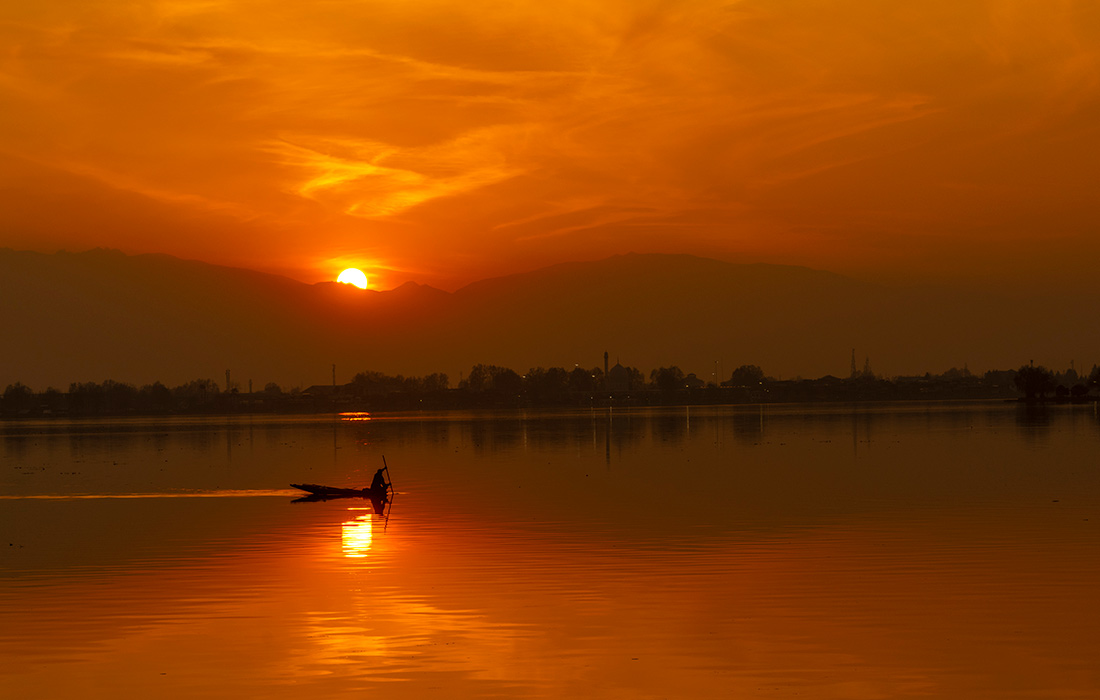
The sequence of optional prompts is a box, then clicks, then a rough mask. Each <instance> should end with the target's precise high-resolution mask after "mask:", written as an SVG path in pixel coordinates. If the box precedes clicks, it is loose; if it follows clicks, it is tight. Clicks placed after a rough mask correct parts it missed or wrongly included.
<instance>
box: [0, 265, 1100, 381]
mask: <svg viewBox="0 0 1100 700" xmlns="http://www.w3.org/2000/svg"><path fill="white" fill-rule="evenodd" d="M1095 303H1096V300H1095V299H1079V298H1078V299H1072V300H1043V299H1039V298H1035V297H1033V296H1031V295H1028V294H1021V295H1020V298H1019V299H1017V300H1015V301H1013V300H1009V299H1006V298H999V297H994V296H990V295H986V296H980V295H976V294H973V293H963V292H961V291H953V290H950V289H927V288H926V289H911V288H893V287H886V286H882V285H874V284H869V283H865V282H860V281H856V280H852V279H849V278H845V277H843V276H840V275H835V274H832V273H828V272H822V271H818V270H811V269H807V268H801V267H791V266H781V265H736V264H730V263H725V262H719V261H716V260H708V259H703V258H697V257H692V256H687V255H637V254H629V255H620V256H615V257H612V258H608V259H605V260H598V261H593V262H579V263H568V264H562V265H554V266H551V267H546V268H543V269H540V270H535V271H533V272H528V273H523V274H517V275H509V276H506V277H499V278H495V279H488V280H483V281H480V282H476V283H474V284H471V285H468V286H467V287H464V288H462V289H459V290H457V291H456V292H454V293H447V292H443V291H440V290H438V289H434V288H431V287H428V286H424V285H418V284H412V283H410V284H406V285H404V286H402V287H398V288H396V289H393V290H390V291H384V292H378V291H373V290H368V291H363V290H358V289H355V288H353V287H348V286H346V285H337V284H333V283H323V284H316V285H308V284H303V283H300V282H296V281H293V280H290V279H287V278H284V277H279V276H276V275H268V274H262V273H258V272H254V271H250V270H243V269H236V268H227V267H220V266H216V265H209V264H206V263H202V262H196V261H189V260H180V259H178V258H173V257H170V256H165V255H134V256H130V255H124V254H122V253H120V252H118V251H111V250H93V251H88V252H83V253H57V254H52V255H46V254H41V253H32V252H25V251H13V250H6V249H5V250H0V327H2V328H3V332H2V333H0V388H2V387H3V386H6V385H7V384H8V383H10V382H14V381H22V382H24V383H26V384H28V385H30V386H31V387H32V388H34V389H37V390H41V389H44V388H46V387H47V386H56V387H58V388H60V389H65V388H67V386H68V384H69V383H70V382H73V381H103V380H104V379H108V378H111V379H116V380H119V381H126V382H131V383H135V384H143V383H148V382H151V381H154V380H160V381H163V382H165V383H167V384H169V385H175V384H178V383H182V382H184V381H187V380H190V379H195V378H211V379H214V380H216V381H218V382H219V383H221V382H222V381H223V380H224V372H225V370H226V369H230V370H232V376H233V379H234V380H236V381H239V382H241V384H242V386H243V387H247V382H248V380H249V379H252V380H253V382H254V386H255V388H256V389H260V388H262V387H263V385H264V384H265V383H267V382H269V381H275V382H278V383H279V384H281V385H283V386H284V388H289V387H292V386H296V385H300V386H308V385H310V384H317V383H326V382H328V381H330V380H331V366H332V364H333V363H335V364H336V365H337V378H338V380H339V381H341V382H343V381H348V380H350V378H351V376H352V375H353V374H355V373H356V372H359V371H363V370H367V369H373V370H379V371H382V372H385V373H387V374H397V373H403V374H407V375H409V374H413V375H419V374H427V373H430V372H436V371H443V372H446V373H448V374H449V375H450V376H451V381H452V384H457V382H458V379H459V374H460V373H461V372H465V371H468V370H469V368H470V367H471V366H472V365H473V364H474V363H478V362H483V363H491V364H497V365H502V366H507V367H511V368H513V369H515V370H517V371H519V372H521V373H522V372H524V371H526V370H527V369H528V368H529V367H533V366H544V367H549V366H563V367H568V368H572V367H573V365H574V364H579V365H580V366H582V367H594V366H597V365H600V364H602V361H603V352H604V350H607V351H609V352H610V355H611V362H612V364H614V362H615V361H616V360H621V361H622V363H623V364H626V365H631V366H636V367H638V368H639V369H641V370H642V371H643V372H644V373H647V374H648V372H649V371H650V370H651V369H654V368H656V367H658V366H665V365H670V364H676V365H679V366H680V367H681V368H682V369H683V370H684V371H685V372H695V373H697V374H698V375H699V376H700V377H703V378H706V379H709V378H711V373H713V372H714V371H715V369H716V362H717V363H718V365H719V367H720V368H721V373H722V375H723V378H727V377H728V376H729V374H730V373H731V372H732V371H733V369H734V368H735V367H736V366H738V365H740V364H745V363H752V364H758V365H761V366H762V367H763V368H764V369H765V371H766V372H767V373H768V374H770V375H773V376H775V375H782V376H785V377H790V376H793V375H795V374H799V375H802V376H806V377H819V376H823V375H825V374H834V375H839V376H845V375H847V372H848V369H849V362H850V353H851V349H852V348H855V349H856V352H857V362H858V364H859V365H860V367H862V365H863V360H864V357H865V356H868V355H869V356H870V359H871V366H872V369H873V370H876V371H885V372H887V373H889V374H903V373H915V372H924V371H926V370H928V371H933V372H937V371H943V370H945V369H947V368H949V367H951V366H962V365H963V364H964V363H969V365H970V368H971V369H973V370H975V371H981V370H984V369H987V368H994V367H995V368H1008V367H1017V366H1019V365H1020V364H1022V363H1023V362H1026V361H1027V360H1028V359H1035V360H1036V361H1037V362H1042V363H1047V364H1054V365H1058V366H1062V365H1068V362H1069V360H1071V359H1076V360H1077V361H1078V369H1086V370H1087V368H1088V366H1091V363H1092V362H1095V361H1097V359H1100V331H1098V330H1097V328H1096V324H1095V323H1094V322H1093V321H1092V320H1091V319H1092V315H1093V314H1092V309H1093V308H1094V304H1095ZM1059 362H1061V365H1059Z"/></svg>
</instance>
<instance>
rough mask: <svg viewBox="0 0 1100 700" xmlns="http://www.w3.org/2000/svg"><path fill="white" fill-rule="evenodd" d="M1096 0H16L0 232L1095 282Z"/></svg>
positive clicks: (487, 269) (282, 251) (316, 258)
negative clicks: (645, 256)
mask: <svg viewBox="0 0 1100 700" xmlns="http://www.w3.org/2000/svg"><path fill="white" fill-rule="evenodd" d="M1098 146H1100V3H1097V2H1094V1H1093V0H1083V1H1081V2H1074V1H1073V0H1011V1H1008V0H988V1H986V2H980V1H976V2H965V3H960V2H958V0H923V1H922V2H919V3H891V2H878V1H872V0H829V1H828V2H824V1H817V0H800V1H795V0H746V1H743V2H736V1H735V0H734V1H731V0H716V1H713V2H711V1H709V0H683V1H679V2H650V1H648V0H599V2H591V1H586V2H575V1H574V0H561V1H559V2H555V3H544V2H534V1H533V0H510V1H508V2H482V1H477V0H470V1H467V2H461V3H460V2H455V1H454V0H417V1H415V2H410V1H409V0H366V1H364V0H355V1H354V2H351V1H349V2H343V1H341V0H333V1H331V2H323V3H285V2H272V1H269V0H241V1H238V2H233V1H219V0H135V1H134V2H127V3H119V2H115V1H113V0H51V2H47V3H32V2H25V1H24V0H0V211H2V212H3V217H2V219H0V246H7V247H13V248H19V249H33V250H42V251H53V250H57V249H59V248H66V249H70V250H82V249H85V248H90V247H95V246H108V247H116V248H120V249H122V250H124V251H126V252H130V253H142V252H164V253H170V254H173V255H177V256H181V257H189V258H197V259H201V260H206V261H209V262H215V263H220V264H228V265H235V266H243V267H252V268H256V269H262V270H268V271H275V272H280V273H284V274H288V275H290V276H292V277H295V278H298V279H301V280H304V281H308V282H313V281H318V280H322V279H331V278H332V277H333V276H334V275H335V273H336V272H338V271H339V269H341V268H342V267H344V266H347V265H358V266H360V267H362V268H363V269H364V270H366V271H367V273H368V275H370V276H372V277H373V278H374V280H373V283H374V284H375V285H376V286H379V287H383V288H385V287H391V286H394V285H396V284H399V283H401V282H403V281H405V280H408V279H414V280H417V281H421V282H425V283H429V284H434V285H437V286H440V287H443V288H448V289H451V288H454V287H456V286H458V285H461V284H463V283H466V282H470V281H473V280H476V279H479V278H482V277H485V276H490V275H497V274H503V273H508V272H513V271H521V270H527V269H532V268H535V267H539V266H542V265H546V264H551V263H555V262H561V261H566V260H584V259H595V258H600V257H605V256H608V255H612V254H616V253H623V252H628V251H637V252H686V253H694V254H697V255H704V256H709V257H716V258H720V259H725V260H732V261H765V262H775V263H791V264H801V265H809V266H812V267H818V268H824V269H830V270H834V271H838V272H843V273H848V274H855V275H860V276H869V277H889V278H902V279H922V278H954V279H975V280H978V281H981V282H984V281H989V280H996V279H1008V280H1011V279H1012V278H1014V277H1015V276H1016V275H1018V274H1020V273H1025V272H1026V273H1029V274H1032V275H1037V276H1039V277H1040V278H1054V277H1056V276H1058V275H1059V274H1062V273H1065V272H1067V271H1068V272H1081V273H1088V275H1089V276H1090V277H1091V276H1092V275H1093V274H1094V270H1095V260H1096V259H1097V254H1098V253H1100V235H1098V233H1100V231H1098V219H1100V213H1098V212H1100V207H1097V206H1096V204H1095V203H1094V199H1095V197H1096V195H1095V193H1094V192H1093V190H1094V188H1095V183H1096V182H1098V181H1100V148H1098Z"/></svg>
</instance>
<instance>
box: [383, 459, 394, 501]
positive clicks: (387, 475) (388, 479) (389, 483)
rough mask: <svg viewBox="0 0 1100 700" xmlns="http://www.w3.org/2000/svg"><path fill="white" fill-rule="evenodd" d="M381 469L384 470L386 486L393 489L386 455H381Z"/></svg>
mask: <svg viewBox="0 0 1100 700" xmlns="http://www.w3.org/2000/svg"><path fill="white" fill-rule="evenodd" d="M382 469H383V470H385V472H386V478H387V483H386V488H388V489H389V490H390V491H391V492H392V491H393V477H392V476H391V475H390V465H388V464H386V455H382Z"/></svg>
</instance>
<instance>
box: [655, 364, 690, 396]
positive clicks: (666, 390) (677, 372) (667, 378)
mask: <svg viewBox="0 0 1100 700" xmlns="http://www.w3.org/2000/svg"><path fill="white" fill-rule="evenodd" d="M649 381H650V382H652V383H653V385H654V386H656V387H657V389H658V390H659V391H660V392H661V393H662V394H673V393H675V392H677V391H679V390H681V389H683V388H684V373H683V371H682V370H681V369H680V368H679V367H677V366H676V365H673V366H671V367H659V368H658V369H655V370H653V371H652V372H650V373H649Z"/></svg>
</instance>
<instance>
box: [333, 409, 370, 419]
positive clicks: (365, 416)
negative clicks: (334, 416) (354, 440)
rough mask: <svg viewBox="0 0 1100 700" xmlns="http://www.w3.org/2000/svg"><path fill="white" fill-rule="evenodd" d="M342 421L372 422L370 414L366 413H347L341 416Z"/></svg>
mask: <svg viewBox="0 0 1100 700" xmlns="http://www.w3.org/2000/svg"><path fill="white" fill-rule="evenodd" d="M340 420H350V421H366V420H370V414H369V413H367V412H366V411H345V412H344V413H341V414H340Z"/></svg>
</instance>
